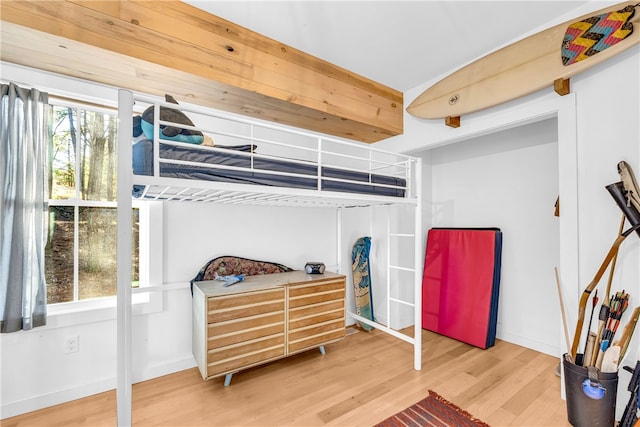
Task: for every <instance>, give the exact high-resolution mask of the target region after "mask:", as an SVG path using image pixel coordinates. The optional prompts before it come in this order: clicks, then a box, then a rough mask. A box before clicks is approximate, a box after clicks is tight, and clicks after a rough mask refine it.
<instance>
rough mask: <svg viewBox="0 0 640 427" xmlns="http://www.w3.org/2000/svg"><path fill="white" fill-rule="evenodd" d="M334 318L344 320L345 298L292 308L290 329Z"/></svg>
mask: <svg viewBox="0 0 640 427" xmlns="http://www.w3.org/2000/svg"><path fill="white" fill-rule="evenodd" d="M334 319H342V320H343V321H344V299H338V300H334V301H327V302H322V303H318V304H312V305H305V306H300V307H297V308H293V309H291V310H290V311H289V330H295V329H298V328H302V327H305V326H309V325H313V324H316V323H322V322H326V321H329V320H334Z"/></svg>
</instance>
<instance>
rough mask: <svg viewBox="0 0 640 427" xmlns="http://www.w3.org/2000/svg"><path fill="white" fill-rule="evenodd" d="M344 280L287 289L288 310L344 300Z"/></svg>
mask: <svg viewBox="0 0 640 427" xmlns="http://www.w3.org/2000/svg"><path fill="white" fill-rule="evenodd" d="M344 293H345V282H344V280H331V281H326V282H320V283H314V284H311V285H302V286H291V287H290V288H289V308H290V309H291V308H296V307H301V306H305V305H311V304H317V303H320V302H325V301H333V300H339V299H344Z"/></svg>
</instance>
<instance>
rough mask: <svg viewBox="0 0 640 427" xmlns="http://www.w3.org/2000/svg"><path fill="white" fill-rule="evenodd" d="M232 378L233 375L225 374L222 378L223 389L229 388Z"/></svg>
mask: <svg viewBox="0 0 640 427" xmlns="http://www.w3.org/2000/svg"><path fill="white" fill-rule="evenodd" d="M232 376H233V374H227V375H225V376H224V386H225V387H229V385H230V384H231V377H232Z"/></svg>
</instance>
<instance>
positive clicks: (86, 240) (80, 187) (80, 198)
mask: <svg viewBox="0 0 640 427" xmlns="http://www.w3.org/2000/svg"><path fill="white" fill-rule="evenodd" d="M51 115H52V117H51V120H50V123H51V132H50V144H51V149H50V153H51V158H50V177H49V194H50V200H49V240H48V244H47V248H46V251H45V265H46V280H47V303H48V304H56V303H62V302H72V301H79V300H84V299H89V298H98V297H107V296H113V295H115V293H116V283H117V279H116V268H117V257H116V236H117V214H116V211H117V210H116V188H117V181H116V180H117V176H116V175H117V153H116V147H117V116H116V115H114V114H111V113H107V112H104V111H102V112H101V111H90V110H88V109H84V108H78V107H77V106H62V105H54V106H52V108H51ZM132 215H133V228H134V229H133V239H132V245H133V248H132V255H133V259H132V267H133V268H132V271H133V277H132V284H133V285H134V286H136V285H137V284H138V281H139V268H138V264H139V261H138V260H139V250H138V248H139V244H138V243H139V217H140V215H139V211H138V209H134V210H133V212H132Z"/></svg>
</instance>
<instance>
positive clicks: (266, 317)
mask: <svg viewBox="0 0 640 427" xmlns="http://www.w3.org/2000/svg"><path fill="white" fill-rule="evenodd" d="M208 329H209V330H208V337H209V340H208V341H209V342H208V349H209V350H211V349H214V348H219V347H224V346H227V345H232V344H236V343H239V342H242V341H250V340H253V339H256V338H261V337H266V336H269V335H274V334H277V333H284V310H282V311H278V312H275V313H265V314H260V315H256V316H251V317H243V318H240V319H233V320H227V321H225V322H217V323H210V324H209V326H208Z"/></svg>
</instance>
